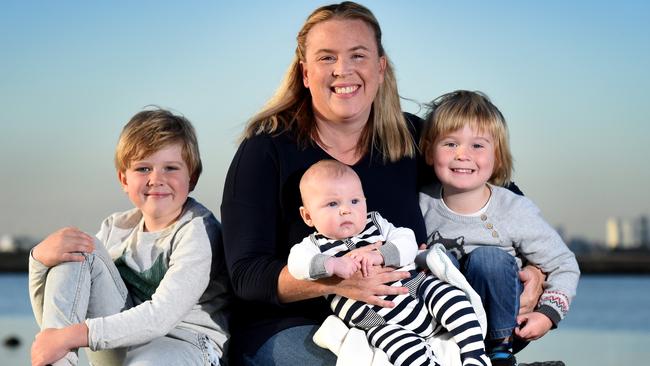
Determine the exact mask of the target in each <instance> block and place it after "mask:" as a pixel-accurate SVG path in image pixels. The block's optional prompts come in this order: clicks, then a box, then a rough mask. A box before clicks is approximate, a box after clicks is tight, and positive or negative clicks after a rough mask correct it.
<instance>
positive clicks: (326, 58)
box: [301, 19, 386, 124]
mask: <svg viewBox="0 0 650 366" xmlns="http://www.w3.org/2000/svg"><path fill="white" fill-rule="evenodd" d="M301 66H302V77H303V83H304V85H305V87H306V88H309V91H310V93H311V96H312V103H313V108H314V114H315V115H316V117H317V118H319V119H321V120H325V121H329V122H359V123H364V124H365V123H366V122H367V121H368V117H369V116H370V110H371V108H372V102H373V101H374V100H375V96H376V95H377V89H378V88H379V85H380V84H381V83H382V82H383V81H384V70H385V69H386V58H385V57H383V56H382V57H379V52H378V50H377V43H376V42H375V34H374V31H373V30H372V28H370V26H368V25H367V24H366V23H365V22H364V21H362V20H349V19H347V20H343V19H331V20H327V21H324V22H321V23H318V24H316V25H315V26H314V27H313V28H312V29H311V30H310V31H309V33H308V34H307V38H306V50H305V61H304V62H301Z"/></svg>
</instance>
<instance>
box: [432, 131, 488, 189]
mask: <svg viewBox="0 0 650 366" xmlns="http://www.w3.org/2000/svg"><path fill="white" fill-rule="evenodd" d="M494 161H495V152H494V139H493V138H492V136H491V135H490V134H489V133H487V132H483V133H479V132H478V131H476V130H474V129H472V128H471V127H470V126H469V124H466V125H465V127H463V128H462V129H459V130H456V131H453V132H452V133H450V134H448V135H446V136H441V137H440V138H438V139H437V140H436V141H435V144H434V146H433V151H432V156H429V157H428V159H427V162H428V163H429V165H432V166H433V169H434V170H435V172H436V176H437V177H438V179H439V180H440V183H442V185H443V189H444V191H445V193H447V194H451V193H464V192H471V191H476V190H482V189H483V188H484V186H485V184H486V183H487V181H488V180H490V177H491V176H492V172H493V170H494Z"/></svg>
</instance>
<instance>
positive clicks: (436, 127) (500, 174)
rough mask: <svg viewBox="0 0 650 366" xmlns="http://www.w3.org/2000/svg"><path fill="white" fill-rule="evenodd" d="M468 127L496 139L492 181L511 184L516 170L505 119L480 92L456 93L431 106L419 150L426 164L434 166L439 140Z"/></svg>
mask: <svg viewBox="0 0 650 366" xmlns="http://www.w3.org/2000/svg"><path fill="white" fill-rule="evenodd" d="M465 125H469V126H470V127H471V128H472V129H476V130H477V131H479V132H480V133H486V132H487V133H489V134H490V135H491V136H492V138H493V139H494V155H495V161H494V171H493V172H492V176H491V177H490V180H489V182H490V183H492V184H494V185H497V186H505V185H507V184H508V183H510V178H511V177H512V170H513V167H512V154H511V153H510V145H509V143H508V126H507V125H506V120H505V118H504V117H503V114H501V111H499V109H498V108H497V107H496V106H495V105H494V104H492V102H491V101H490V98H488V97H487V95H485V94H483V93H481V92H478V91H474V92H472V91H467V90H456V91H454V92H451V93H447V94H444V95H442V96H440V97H438V98H437V99H435V100H434V101H433V102H431V103H430V104H429V113H428V114H427V117H426V119H425V123H424V129H423V131H422V136H421V137H420V150H421V151H422V154H423V156H424V157H425V158H426V161H427V163H428V164H429V165H431V160H432V158H433V154H434V151H435V144H436V142H437V141H438V139H440V138H443V137H444V136H446V135H448V134H449V133H451V132H454V131H456V130H459V129H461V128H463V127H465Z"/></svg>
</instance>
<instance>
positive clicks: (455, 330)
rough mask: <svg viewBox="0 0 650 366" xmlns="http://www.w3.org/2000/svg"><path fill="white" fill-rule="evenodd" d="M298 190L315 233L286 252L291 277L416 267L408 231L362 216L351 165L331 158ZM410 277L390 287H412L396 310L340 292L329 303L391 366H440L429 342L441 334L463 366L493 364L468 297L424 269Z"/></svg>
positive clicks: (412, 237)
mask: <svg viewBox="0 0 650 366" xmlns="http://www.w3.org/2000/svg"><path fill="white" fill-rule="evenodd" d="M300 193H301V196H302V201H303V206H302V207H300V214H301V216H302V218H303V220H304V221H305V223H306V224H307V225H309V226H311V227H315V228H316V230H317V232H316V233H314V234H312V235H310V236H309V237H307V238H305V239H304V240H303V241H302V242H300V243H298V244H296V245H294V246H293V247H292V248H291V252H290V254H289V260H288V264H287V265H288V269H289V272H290V273H291V274H292V275H293V276H294V277H296V278H298V279H309V280H313V279H318V278H323V277H329V276H332V275H335V276H338V277H341V278H349V277H350V276H351V275H352V274H353V273H354V272H356V271H358V270H361V271H362V273H363V274H364V275H365V274H367V273H368V270H369V267H370V266H372V265H384V266H394V267H403V266H406V265H411V264H413V261H414V259H415V256H416V254H417V244H416V241H415V235H414V234H413V231H411V230H410V229H408V228H396V227H395V226H393V225H392V224H391V223H390V222H388V221H387V220H385V219H384V218H382V217H381V216H380V215H379V214H378V213H377V212H370V213H367V210H366V201H365V197H364V194H363V189H362V187H361V181H360V180H359V177H358V176H357V174H356V173H355V172H354V170H352V168H350V167H349V166H347V165H345V164H343V163H340V162H338V161H336V160H322V161H320V162H318V163H316V164H314V165H312V166H311V167H310V168H309V169H307V171H306V172H305V174H304V175H303V177H302V179H301V180H300ZM410 269H414V266H411V268H410ZM411 275H412V276H411V278H408V279H406V280H403V281H399V282H397V283H394V284H393V285H395V286H404V287H407V288H408V289H409V294H406V295H397V296H395V297H394V298H393V299H392V301H394V302H395V304H396V306H395V307H394V308H381V307H376V306H372V305H368V304H366V303H363V302H360V301H355V300H351V299H347V298H344V297H341V296H338V295H329V296H327V300H328V301H329V302H330V305H331V308H332V311H333V312H334V314H335V315H336V316H338V317H339V318H341V319H342V320H343V321H345V322H346V323H347V324H348V325H350V326H355V327H357V328H360V329H363V330H365V332H366V336H367V337H368V340H369V341H370V344H371V345H372V346H374V347H377V348H379V349H381V350H383V351H384V352H386V354H387V355H388V358H389V359H390V361H391V363H393V364H394V365H397V366H399V365H430V364H438V363H439V361H438V360H437V358H436V356H435V355H434V354H433V352H432V350H431V349H430V348H429V347H428V345H427V344H426V339H427V338H429V337H431V336H433V335H435V334H438V333H440V332H441V331H443V330H446V331H448V332H450V333H451V335H452V338H453V339H454V341H455V342H456V343H457V344H458V346H459V347H460V351H461V361H462V364H463V366H466V365H483V366H488V365H490V363H489V360H488V359H487V357H486V355H485V352H484V348H483V337H482V333H481V328H480V325H479V322H478V318H477V317H476V314H475V313H474V310H473V308H472V305H471V304H470V302H469V301H468V300H467V297H466V296H465V293H464V292H462V291H461V290H459V289H457V288H455V287H453V286H451V285H449V284H447V283H445V282H443V281H441V280H439V279H438V278H436V277H433V276H427V275H426V274H425V273H424V272H418V271H415V270H414V271H412V272H411ZM396 340H401V341H396Z"/></svg>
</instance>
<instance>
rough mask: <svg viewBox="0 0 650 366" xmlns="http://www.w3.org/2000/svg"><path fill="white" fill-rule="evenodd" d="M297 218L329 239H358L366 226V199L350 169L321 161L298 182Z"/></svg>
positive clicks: (330, 161) (359, 183)
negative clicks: (298, 210)
mask: <svg viewBox="0 0 650 366" xmlns="http://www.w3.org/2000/svg"><path fill="white" fill-rule="evenodd" d="M300 195H301V197H302V204H303V205H302V206H301V207H300V216H302V219H303V220H304V221H305V223H306V224H307V225H309V226H310V227H315V228H316V230H317V231H318V232H319V233H320V234H322V235H324V236H326V237H328V238H330V239H337V240H339V239H345V238H349V237H351V236H355V235H358V234H359V233H361V231H363V229H364V227H365V226H366V216H367V208H366V198H365V197H364V195H363V188H362V187H361V180H359V176H358V175H357V173H355V172H354V170H352V168H350V167H349V166H347V165H345V164H343V163H340V162H338V161H336V160H321V161H319V162H317V163H316V164H314V165H312V166H311V167H309V169H307V171H306V172H305V174H303V176H302V178H301V179H300Z"/></svg>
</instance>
